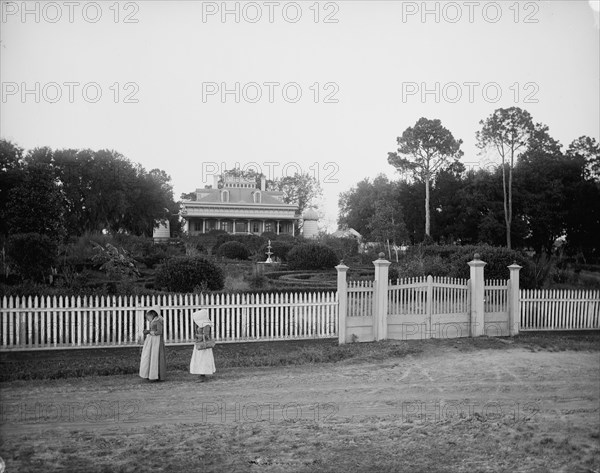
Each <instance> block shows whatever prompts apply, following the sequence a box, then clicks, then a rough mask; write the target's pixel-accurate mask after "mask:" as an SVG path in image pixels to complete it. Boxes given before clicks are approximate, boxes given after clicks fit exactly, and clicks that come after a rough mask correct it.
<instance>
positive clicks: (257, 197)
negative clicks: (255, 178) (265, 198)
mask: <svg viewBox="0 0 600 473" xmlns="http://www.w3.org/2000/svg"><path fill="white" fill-rule="evenodd" d="M261 199H262V195H261V193H260V191H256V192H255V193H254V203H255V204H260V203H261Z"/></svg>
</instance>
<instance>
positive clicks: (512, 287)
mask: <svg viewBox="0 0 600 473" xmlns="http://www.w3.org/2000/svg"><path fill="white" fill-rule="evenodd" d="M508 269H509V270H510V282H509V285H508V332H509V334H510V336H511V337H512V336H514V335H519V327H520V325H521V300H520V287H519V271H520V270H521V266H519V265H518V264H517V263H513V264H511V265H510V266H509V267H508Z"/></svg>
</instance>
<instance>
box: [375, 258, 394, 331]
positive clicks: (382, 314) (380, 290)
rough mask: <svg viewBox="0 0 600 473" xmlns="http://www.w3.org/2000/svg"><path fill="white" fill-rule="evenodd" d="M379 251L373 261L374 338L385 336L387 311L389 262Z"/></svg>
mask: <svg viewBox="0 0 600 473" xmlns="http://www.w3.org/2000/svg"><path fill="white" fill-rule="evenodd" d="M384 256H385V255H384V254H383V253H379V259H377V260H375V261H373V265H374V266H375V287H374V292H373V335H374V336H375V340H376V341H379V340H385V339H386V338H387V312H388V297H387V296H388V274H389V268H390V264H392V263H390V262H389V261H388V260H386V259H384Z"/></svg>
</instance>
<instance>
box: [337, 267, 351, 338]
mask: <svg viewBox="0 0 600 473" xmlns="http://www.w3.org/2000/svg"><path fill="white" fill-rule="evenodd" d="M335 269H336V270H337V295H338V344H339V345H343V344H344V343H346V317H347V316H348V285H347V282H346V273H347V272H348V266H346V265H345V264H344V262H343V261H340V264H338V265H337V266H336V267H335Z"/></svg>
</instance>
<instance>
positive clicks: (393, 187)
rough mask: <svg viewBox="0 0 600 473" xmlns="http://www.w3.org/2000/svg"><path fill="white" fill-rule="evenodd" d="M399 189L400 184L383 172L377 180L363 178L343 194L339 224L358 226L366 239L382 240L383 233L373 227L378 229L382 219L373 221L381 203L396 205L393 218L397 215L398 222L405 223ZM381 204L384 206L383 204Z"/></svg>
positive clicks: (396, 220)
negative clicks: (378, 233) (376, 233)
mask: <svg viewBox="0 0 600 473" xmlns="http://www.w3.org/2000/svg"><path fill="white" fill-rule="evenodd" d="M399 190H400V188H399V185H398V183H394V182H390V181H389V180H388V178H387V176H385V175H383V174H380V175H379V176H377V177H376V178H375V179H374V180H373V182H371V181H370V180H369V179H368V178H366V179H363V180H362V181H360V182H359V183H358V184H357V185H356V186H355V187H352V188H351V189H350V190H349V191H346V192H342V193H341V194H340V198H339V201H338V203H339V215H338V225H339V226H340V227H342V228H353V229H355V230H356V231H357V232H359V233H360V234H361V235H362V236H363V237H364V238H365V239H366V240H373V239H377V240H380V239H381V238H380V236H381V235H378V236H375V235H374V234H373V230H376V229H377V228H378V222H376V221H375V220H373V218H374V217H373V216H374V215H375V213H376V208H375V207H376V205H377V203H378V202H389V203H390V204H391V205H392V206H393V208H394V212H392V214H390V215H388V217H389V219H390V221H391V219H392V218H393V219H394V221H395V222H396V223H397V224H401V222H402V221H403V219H402V206H401V205H400V202H401V200H400V194H399ZM379 206H380V208H383V204H382V203H380V204H379ZM386 225H387V223H386Z"/></svg>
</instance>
